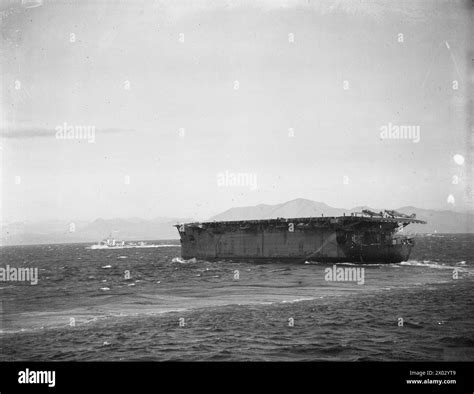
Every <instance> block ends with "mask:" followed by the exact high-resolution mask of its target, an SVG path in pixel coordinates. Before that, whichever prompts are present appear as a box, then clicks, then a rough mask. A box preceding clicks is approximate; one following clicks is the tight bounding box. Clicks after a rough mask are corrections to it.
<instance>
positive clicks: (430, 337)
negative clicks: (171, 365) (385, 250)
mask: <svg viewBox="0 0 474 394" xmlns="http://www.w3.org/2000/svg"><path fill="white" fill-rule="evenodd" d="M162 243H163V244H169V242H162ZM86 246H87V245H84V244H71V245H41V246H19V247H3V248H0V267H6V265H7V264H8V265H10V266H11V267H31V268H35V267H37V268H38V269H39V281H38V284H37V285H31V284H28V283H20V282H0V297H1V298H0V301H1V302H0V308H2V313H0V329H1V333H0V360H2V361H4V360H35V361H36V360H38V361H39V360H58V361H59V360H81V361H91V360H271V361H274V360H336V361H348V360H474V351H473V349H474V334H473V333H474V327H473V322H474V314H473V312H474V302H473V289H474V258H473V256H474V253H473V252H474V235H444V236H435V237H421V238H419V239H418V240H417V246H416V247H415V249H414V251H413V254H412V256H411V258H412V260H410V261H408V262H403V263H400V264H390V265H362V266H358V267H363V268H364V271H365V272H364V273H365V278H364V279H365V280H364V284H363V285H358V284H357V283H355V282H330V281H326V280H325V268H327V267H332V265H331V264H317V263H311V264H298V265H296V264H295V265H289V264H284V263H279V262H274V263H266V264H250V263H244V262H239V263H236V262H235V263H232V262H225V263H223V262H214V263H211V262H207V261H188V262H186V261H183V260H181V259H179V258H178V257H179V255H180V247H179V246H178V245H176V246H163V247H160V248H150V249H147V248H146V249H118V250H90V249H87V248H86ZM338 266H341V267H344V265H338ZM346 266H347V267H350V266H351V265H349V264H348V265H346ZM455 268H456V269H457V270H458V275H459V277H458V279H453V271H454V269H455ZM127 270H128V271H129V272H130V279H126V278H125V271H127ZM236 271H238V279H236V273H237V272H236ZM400 318H402V319H403V327H401V326H399V322H400V320H399V319H400ZM72 319H74V320H72ZM292 322H293V323H294V325H293V326H291V323H292ZM73 323H74V325H72V324H73ZM180 323H181V325H180Z"/></svg>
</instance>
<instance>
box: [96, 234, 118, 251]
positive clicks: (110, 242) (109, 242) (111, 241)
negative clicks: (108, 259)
mask: <svg viewBox="0 0 474 394" xmlns="http://www.w3.org/2000/svg"><path fill="white" fill-rule="evenodd" d="M124 246H125V241H117V240H116V239H115V238H112V237H111V236H109V237H108V238H106V239H103V240H102V241H100V242H99V243H97V244H96V245H92V246H91V249H120V248H123V247H124Z"/></svg>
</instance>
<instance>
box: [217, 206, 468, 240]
mask: <svg viewBox="0 0 474 394" xmlns="http://www.w3.org/2000/svg"><path fill="white" fill-rule="evenodd" d="M366 208H368V209H371V210H373V211H376V212H379V211H381V210H382V209H380V208H371V207H355V208H351V209H344V208H333V207H330V206H329V205H326V204H324V203H321V202H317V201H311V200H307V199H303V198H298V199H296V200H291V201H288V202H285V203H282V204H276V205H264V204H260V205H256V206H249V207H238V208H231V209H228V210H227V211H225V212H222V213H220V214H218V215H216V216H213V217H212V218H211V219H210V220H216V221H220V220H250V219H275V218H278V217H282V218H295V217H303V216H321V215H324V216H342V215H343V214H344V213H345V214H346V215H347V214H350V213H351V212H360V211H361V210H362V209H366ZM390 208H391V207H386V208H385V209H390ZM392 209H393V207H392ZM395 210H396V211H399V212H402V213H406V214H412V213H415V214H416V217H417V218H419V219H422V220H426V221H427V222H428V223H427V224H411V225H409V226H408V227H407V232H411V233H435V232H438V233H472V232H474V214H473V213H472V212H453V211H436V210H431V209H420V208H416V207H402V208H395Z"/></svg>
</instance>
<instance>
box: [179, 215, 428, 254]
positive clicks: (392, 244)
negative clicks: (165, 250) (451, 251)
mask: <svg viewBox="0 0 474 394" xmlns="http://www.w3.org/2000/svg"><path fill="white" fill-rule="evenodd" d="M410 223H421V224H425V223H426V222H424V221H422V220H418V219H416V215H415V214H412V215H405V214H401V213H399V212H396V211H389V210H386V211H383V212H373V211H369V210H364V211H363V212H360V213H352V214H351V215H350V216H346V215H344V216H338V217H324V216H322V217H304V218H292V219H285V218H277V219H267V220H242V221H227V222H202V223H185V224H177V225H176V226H175V227H176V228H177V229H178V231H179V235H180V239H181V256H182V258H184V259H191V258H198V259H205V260H211V261H212V260H246V261H255V262H258V261H269V260H272V261H288V262H301V263H303V262H305V261H315V262H354V263H398V262H401V261H406V260H408V258H409V256H410V253H411V250H412V248H413V246H414V245H415V242H414V239H413V238H412V237H408V236H404V235H401V234H400V231H401V230H402V229H403V228H404V227H405V226H407V225H409V224H410Z"/></svg>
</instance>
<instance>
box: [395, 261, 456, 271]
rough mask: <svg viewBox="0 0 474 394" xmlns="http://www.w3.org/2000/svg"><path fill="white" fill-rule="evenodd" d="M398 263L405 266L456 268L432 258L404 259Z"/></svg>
mask: <svg viewBox="0 0 474 394" xmlns="http://www.w3.org/2000/svg"><path fill="white" fill-rule="evenodd" d="M398 264H399V265H404V266H410V267H427V268H435V269H449V270H453V269H454V268H456V267H454V266H451V265H445V264H443V263H437V262H435V261H431V260H423V261H418V260H408V261H402V262H401V263H398Z"/></svg>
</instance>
